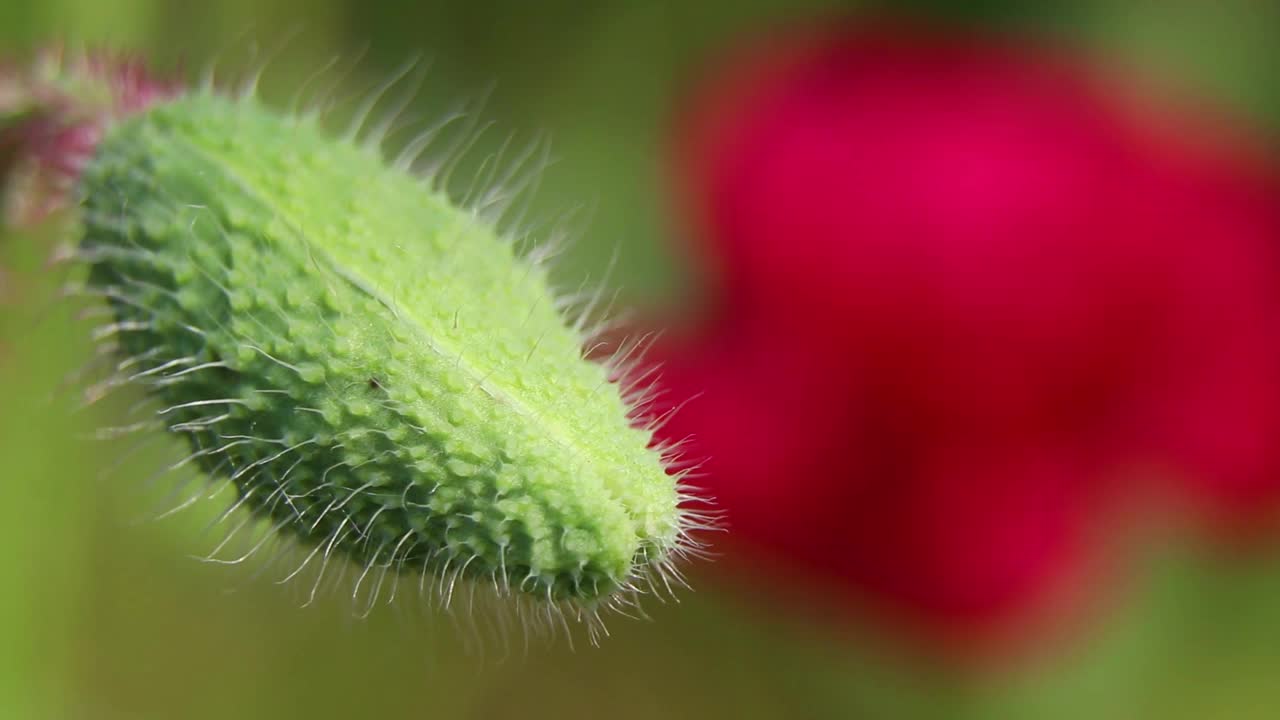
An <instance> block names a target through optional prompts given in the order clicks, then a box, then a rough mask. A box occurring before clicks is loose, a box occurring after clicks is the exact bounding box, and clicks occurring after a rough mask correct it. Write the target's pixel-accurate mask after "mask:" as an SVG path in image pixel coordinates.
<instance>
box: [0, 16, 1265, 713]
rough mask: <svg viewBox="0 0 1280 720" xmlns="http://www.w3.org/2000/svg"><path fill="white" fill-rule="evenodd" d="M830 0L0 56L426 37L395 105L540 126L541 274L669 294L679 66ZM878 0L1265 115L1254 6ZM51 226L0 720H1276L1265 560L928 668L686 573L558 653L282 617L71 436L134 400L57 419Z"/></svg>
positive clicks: (180, 38) (31, 264)
mask: <svg viewBox="0 0 1280 720" xmlns="http://www.w3.org/2000/svg"><path fill="white" fill-rule="evenodd" d="M831 5H832V4H831V3H819V2H796V1H795V0H774V1H772V2H766V1H764V0H738V1H735V2H728V1H726V0H713V1H710V2H695V3H674V2H673V3H644V2H614V3H594V4H593V3H575V2H566V1H565V0H549V1H547V2H541V3H531V2H521V1H519V0H470V1H466V2H419V3H411V2H386V3H376V2H372V1H371V0H361V1H356V0H307V1H305V2H304V1H303V0H230V1H228V2H221V3H209V4H189V5H188V4H181V3H172V2H162V1H161V0H40V1H39V2H35V1H33V2H21V1H18V2H15V1H14V0H6V1H5V2H4V4H2V5H0V52H3V53H4V54H10V55H21V54H23V53H24V52H27V51H29V50H30V49H31V48H33V47H36V46H39V45H40V44H43V43H46V42H48V41H50V40H65V41H68V42H71V43H73V44H74V43H89V44H95V45H96V44H102V45H107V46H110V47H119V48H127V49H133V50H137V51H140V52H141V53H142V54H143V55H144V56H146V57H148V58H151V59H153V60H155V62H156V64H157V65H159V66H160V67H174V66H176V65H177V64H178V63H180V62H181V63H185V65H186V67H187V68H188V69H189V71H190V72H192V73H194V72H196V71H198V70H199V69H200V68H202V67H203V66H205V65H207V64H208V63H210V62H215V61H216V62H217V64H218V67H219V68H221V69H222V72H225V73H227V74H228V75H233V74H234V73H235V72H236V71H237V70H243V69H245V68H251V67H253V66H254V65H255V64H257V63H260V62H261V60H262V58H263V57H264V56H266V55H268V54H269V55H270V56H271V58H272V59H271V60H270V63H269V64H268V66H267V72H266V75H265V78H264V81H263V93H264V94H265V95H266V96H268V97H269V98H271V99H274V100H276V101H278V102H281V103H287V102H288V99H289V97H290V95H291V94H292V91H293V90H294V89H296V87H297V86H298V85H299V84H300V83H301V82H302V81H304V80H305V79H306V78H307V77H308V76H310V75H311V74H312V73H313V71H314V70H315V69H317V68H319V67H321V66H323V65H324V64H325V63H327V62H329V61H330V59H331V58H333V57H335V56H337V57H340V58H344V59H347V60H354V59H356V58H358V57H362V58H363V59H362V60H361V61H360V63H359V64H358V66H357V69H356V70H355V71H353V72H352V73H351V74H350V75H348V76H347V77H346V79H345V81H344V86H343V87H344V88H345V89H347V90H350V91H353V92H354V91H356V90H359V89H361V88H366V87H369V86H371V85H372V84H374V83H375V82H377V81H378V80H381V79H383V78H385V77H387V76H388V75H389V74H390V73H391V72H393V71H394V69H395V68H396V67H398V66H399V65H400V64H402V63H403V62H404V61H405V60H406V59H407V58H410V57H413V56H415V55H423V56H425V57H426V58H428V59H429V60H430V61H431V70H430V73H429V74H428V76H427V82H426V84H425V87H424V89H423V91H422V93H421V94H420V96H419V97H418V99H417V101H416V103H415V105H414V107H413V110H414V111H416V112H421V113H423V115H424V117H428V118H429V117H431V115H432V113H436V114H440V113H442V112H444V109H445V108H451V107H453V106H454V105H455V104H456V103H457V102H458V101H460V100H467V99H477V98H480V97H484V98H485V102H484V105H483V109H482V110H481V111H480V117H482V118H483V119H484V120H492V121H493V122H494V125H495V128H496V129H495V130H491V131H489V132H487V133H485V134H484V135H483V136H482V137H481V139H480V141H479V142H478V147H477V149H476V151H475V152H474V153H473V154H472V156H471V157H473V158H482V157H483V156H484V155H485V154H486V153H487V152H490V151H492V150H494V149H496V148H497V147H498V146H499V145H501V143H502V142H503V141H504V140H506V139H507V137H508V136H509V135H511V136H514V137H515V139H516V140H517V141H518V142H519V141H523V140H529V139H533V138H534V137H536V136H538V135H539V134H542V135H545V136H547V137H550V138H551V141H552V147H553V151H554V152H553V154H554V156H555V157H556V159H557V160H556V162H555V163H554V164H553V165H552V166H551V167H549V168H548V169H546V170H545V172H544V173H543V177H542V183H541V190H540V191H539V193H538V195H537V198H536V204H535V210H536V211H537V212H538V213H541V214H542V215H545V216H547V217H551V216H555V215H556V214H558V213H562V212H564V211H573V210H577V211H579V212H578V215H577V216H576V217H577V219H576V220H575V221H574V226H575V227H577V228H579V229H580V232H579V233H578V234H579V235H580V239H579V241H578V242H577V243H576V244H575V245H574V246H573V247H572V248H570V250H569V252H568V253H567V254H566V256H565V259H564V260H563V261H562V262H561V264H560V265H559V267H558V270H557V272H558V273H559V276H560V278H561V279H562V280H563V281H564V282H565V283H566V284H570V285H572V286H576V285H577V284H578V282H579V280H580V279H581V278H582V277H584V276H587V275H590V276H592V277H594V278H599V277H600V276H601V274H602V273H603V271H604V269H605V267H606V265H607V264H608V261H609V258H610V256H611V255H612V254H613V253H615V252H617V253H618V256H619V261H618V263H617V268H618V269H617V270H616V271H615V273H614V275H613V277H612V281H611V282H612V283H613V284H615V285H618V286H620V287H621V288H622V291H623V297H624V298H625V300H626V302H629V303H639V304H645V303H669V302H672V301H673V298H678V297H679V296H680V294H681V293H683V292H685V291H686V290H687V289H686V288H685V284H686V282H687V280H686V276H685V275H683V274H682V273H681V270H680V265H679V262H680V259H679V258H678V257H675V256H674V254H673V253H672V252H671V248H672V247H673V246H674V244H673V243H670V242H669V241H668V239H669V237H670V236H672V235H673V234H675V233H678V232H679V229H678V227H677V226H676V224H675V223H674V222H673V221H672V220H671V218H670V215H669V213H668V211H667V210H668V209H667V207H666V205H667V198H665V197H664V194H663V193H664V182H663V173H664V172H665V169H664V167H663V163H662V158H663V153H664V123H665V121H666V118H667V117H668V115H669V113H670V112H671V110H672V108H673V107H674V105H675V103H676V102H677V101H678V98H679V91H680V89H681V87H682V86H683V84H684V83H685V82H687V81H688V80H689V79H690V75H691V73H692V72H693V71H694V69H695V68H696V67H697V66H698V61H699V59H700V58H702V57H704V56H705V55H706V54H708V53H709V52H712V51H713V50H714V49H715V48H716V47H719V46H721V45H723V44H724V43H726V42H728V41H730V40H731V39H733V38H734V37H736V36H738V35H739V34H740V33H742V32H744V31H747V30H749V29H752V28H760V27H762V26H768V25H769V24H771V23H773V22H776V21H777V20H780V19H788V18H801V17H805V16H806V15H808V14H810V13H812V12H815V11H817V10H820V9H823V8H829V7H830V6H831ZM896 5H897V6H899V7H902V6H911V7H913V8H914V9H915V10H917V11H919V12H927V13H933V14H936V15H938V16H939V17H943V18H945V19H946V20H947V21H949V22H957V23H978V24H992V25H997V26H1002V27H1009V28H1011V29H1013V30H1015V31H1017V32H1026V33H1033V34H1043V35H1050V36H1056V37H1060V38H1065V39H1067V40H1069V41H1070V42H1073V43H1077V44H1079V45H1081V46H1083V47H1085V48H1087V49H1088V51H1090V52H1096V53H1098V54H1100V55H1104V56H1107V57H1113V58H1116V59H1118V60H1120V61H1122V62H1124V63H1126V64H1128V65H1129V66H1131V67H1133V68H1134V70H1135V71H1136V72H1140V73H1146V74H1148V75H1149V76H1151V77H1153V78H1158V79H1161V80H1162V81H1167V82H1171V83H1175V84H1179V85H1181V86H1184V87H1186V88H1187V89H1188V90H1189V91H1191V92H1196V93H1201V94H1202V95H1203V96H1204V97H1205V98H1208V99H1211V100H1212V101H1213V102H1217V103H1220V104H1222V105H1224V106H1227V107H1229V108H1232V109H1234V110H1235V111H1237V112H1239V113H1242V114H1244V115H1245V116H1247V117H1249V118H1251V119H1252V120H1253V121H1254V122H1256V123H1258V124H1259V125H1261V126H1263V127H1264V128H1267V131H1268V132H1270V133H1271V136H1272V138H1273V139H1274V138H1275V137H1276V136H1277V135H1278V134H1280V81H1278V80H1277V78H1280V10H1278V9H1276V8H1277V7H1280V5H1277V4H1275V3H1263V2H1251V1H1250V0H1229V1H1220V2H1217V3H1196V2H1170V3H1134V2H1128V1H1126V0H1115V1H1112V2H1106V1H1100V0H1095V1H1093V2H1078V3H1070V4H1066V3H1064V4H1062V5H1060V6H1058V5H1052V4H1046V3H1020V2H977V3H968V4H963V5H961V4H957V3H948V2H943V1H941V0H938V1H936V2H917V3H897V4H896ZM295 31H296V33H295ZM286 37H289V38H291V39H289V40H288V42H287V43H283V44H281V42H280V41H281V40H282V39H284V38H286ZM255 48H256V50H255ZM348 64H349V63H348ZM458 174H459V175H460V176H464V177H465V175H466V172H465V166H464V168H463V170H462V171H460V172H459V173H458ZM54 235H56V229H53V228H47V229H43V230H39V231H35V232H27V233H24V234H11V236H9V237H5V238H0V253H2V254H3V263H4V265H6V266H8V267H10V268H13V269H14V270H15V274H16V279H15V280H16V282H15V283H14V285H15V287H12V288H10V295H11V297H10V298H9V299H10V300H14V302H11V303H9V304H7V305H6V306H4V307H3V309H2V310H0V453H3V458H4V462H3V464H0V718H15V719H26V718H33V719H39V720H42V719H44V718H93V719H99V718H100V719H103V720H110V719H116V718H119V719H122V720H123V719H130V720H132V719H135V718H136V719H141V718H223V719H225V718H245V719H249V718H276V719H278V718H316V719H319V718H331V717H332V718H339V717H342V718H365V717H369V718H419V717H422V718H428V717H430V718H455V717H457V718H491V717H492V718H503V717H522V718H542V717H547V718H551V717H555V718H596V717H603V718H616V719H617V720H623V719H625V718H645V719H647V720H652V719H654V718H663V719H668V718H670V719H675V718H686V717H688V718H718V717H732V718H782V717H787V718H793V717H794V718H844V717H869V718H915V717H920V718H1010V717H1013V718H1021V717H1026V718H1084V717H1089V718H1207V717H1213V718H1274V717H1280V551H1277V552H1270V553H1266V552H1263V553H1258V554H1257V555H1255V556H1252V557H1249V558H1232V559H1224V558H1221V557H1217V558H1215V557H1210V556H1209V554H1208V553H1203V552H1200V551H1197V550H1195V549H1193V548H1171V547H1153V548H1151V549H1150V551H1149V552H1148V553H1147V556H1149V560H1148V561H1147V562H1144V563H1143V564H1142V565H1141V572H1139V573H1137V574H1136V575H1135V576H1134V577H1131V578H1127V579H1126V580H1127V582H1126V583H1125V586H1124V587H1119V588H1116V592H1115V593H1114V598H1113V599H1112V600H1111V605H1112V606H1111V607H1109V608H1107V609H1106V612H1105V613H1104V614H1102V615H1101V617H1100V618H1099V619H1098V620H1097V621H1096V622H1094V623H1085V624H1082V625H1081V626H1080V627H1079V628H1072V629H1071V630H1070V631H1068V632H1065V633H1063V634H1064V636H1065V637H1061V638H1058V639H1056V640H1054V641H1053V642H1052V643H1051V644H1050V645H1049V646H1047V647H1045V648H1043V649H1037V650H1033V651H1030V652H1029V653H1028V654H1026V655H1022V656H1020V657H1019V658H1018V661H1017V662H1014V663H1008V662H1005V663H996V664H990V665H988V664H982V665H973V666H966V665H964V664H956V663H950V664H949V663H942V662H939V661H938V660H936V659H933V658H931V657H930V656H929V655H928V654H927V653H924V652H921V651H919V650H913V649H912V648H911V647H910V646H909V644H907V643H904V642H900V641H898V640H897V639H896V638H894V637H893V636H892V634H891V633H888V632H885V631H883V630H880V629H877V628H876V627H875V623H874V620H873V619H872V620H868V621H866V622H864V623H862V624H860V625H859V624H857V623H854V624H853V626H852V627H841V628H839V629H838V630H837V629H834V628H831V627H828V626H826V625H824V624H822V623H821V622H819V621H818V620H816V619H814V617H815V614H814V613H811V612H809V611H807V610H806V609H805V608H803V607H798V606H791V605H785V604H770V603H767V602H765V601H762V600H759V599H758V598H756V597H755V596H756V595H758V594H759V593H757V592H755V590H754V588H753V586H752V585H751V584H750V583H747V582H744V583H742V584H740V585H739V584H734V583H729V582H723V581H722V579H720V578H715V577H709V576H706V575H705V574H696V575H695V578H696V581H697V582H696V585H697V592H695V593H686V594H685V596H684V598H683V599H682V602H681V603H679V604H672V605H661V606H654V607H651V608H648V609H649V610H650V612H651V614H652V616H653V619H652V621H651V622H641V621H630V620H626V619H622V618H619V619H615V621H614V622H612V623H611V630H612V631H613V633H614V634H613V637H611V638H610V639H608V640H607V642H605V643H604V645H603V647H601V648H599V649H594V648H586V647H582V645H583V643H579V647H578V649H577V650H576V651H571V650H570V649H569V648H568V647H567V645H566V644H565V643H564V642H556V643H554V644H547V643H540V642H534V643H533V644H532V645H531V646H530V647H529V648H528V649H525V648H524V647H523V645H522V642H521V640H520V636H519V634H518V633H517V634H516V635H515V636H514V640H513V642H512V647H511V649H510V651H509V652H508V651H505V650H504V648H503V647H502V645H501V644H500V643H495V642H493V641H488V642H485V643H484V646H485V647H484V652H483V653H480V652H477V651H476V650H474V649H470V648H468V647H467V644H468V643H467V637H468V634H467V632H466V631H465V629H463V630H459V629H458V628H457V627H455V623H454V621H451V620H450V619H449V618H448V617H445V616H434V615H432V614H431V613H429V612H425V611H417V610H413V609H411V608H401V609H400V610H399V611H396V610H392V609H386V608H380V609H379V610H377V611H375V612H374V613H373V614H372V616H371V617H370V618H368V619H367V620H357V619H354V618H353V617H352V614H351V608H350V601H349V599H347V598H346V597H343V596H340V595H338V594H332V593H331V594H329V595H327V596H325V597H323V598H322V599H321V600H320V601H319V602H317V603H316V604H315V605H314V606H312V607H308V608H305V609H301V608H299V605H300V597H299V593H298V592H297V589H296V588H281V587H279V586H277V585H275V584H273V583H272V582H271V581H270V580H271V578H270V577H261V578H254V577H252V576H253V570H254V568H252V567H245V568H227V567H221V566H214V565H209V564H205V563H200V562H197V561H196V560H193V559H192V556H195V555H200V554H203V553H205V552H207V551H208V550H209V549H210V548H211V547H212V545H213V544H214V543H215V542H216V538H214V537H213V536H211V535H210V534H208V533H204V532H202V530H203V528H204V527H205V525H206V524H207V522H208V520H209V519H210V518H211V517H213V516H214V515H215V514H216V513H217V511H218V510H219V509H220V508H219V503H220V502H225V501H224V500H223V499H214V500H213V501H211V502H209V503H203V504H202V505H201V507H200V508H198V509H195V510H193V511H191V512H186V513H180V514H178V515H175V516H173V517H171V518H167V519H164V520H159V521H157V520H154V519H153V518H154V517H155V516H156V515H157V514H158V513H159V511H158V510H157V508H160V507H162V506H161V505H158V504H157V502H159V501H160V500H161V499H163V495H164V491H165V490H166V489H167V487H168V486H165V487H153V488H150V489H148V485H147V483H146V482H145V479H146V478H147V477H150V476H151V475H153V474H154V471H155V470H156V469H157V468H158V467H160V466H161V465H162V463H163V462H165V458H172V457H173V450H174V449H173V448H170V447H165V446H163V444H162V443H153V444H152V445H149V446H147V447H145V448H143V449H142V450H141V451H139V452H136V453H127V452H126V451H127V450H128V449H129V445H130V443H128V442H123V443H122V442H115V443H111V442H108V443H103V442H100V441H94V440H90V439H86V438H85V436H86V434H87V433H88V432H89V431H90V429H91V428H93V427H95V426H99V425H105V424H112V422H113V418H115V419H116V421H118V417H119V416H120V414H121V412H122V409H123V408H124V407H126V406H127V405H128V404H129V403H130V402H132V400H133V398H128V397H125V398H121V399H118V400H116V401H114V403H108V404H105V405H103V406H101V407H98V406H95V407H93V408H91V409H89V410H88V411H85V412H79V413H73V412H72V411H71V409H70V407H71V405H72V402H71V401H72V398H70V397H67V396H65V395H64V396H62V399H61V400H54V401H50V399H49V398H50V396H52V395H55V394H56V393H55V391H56V389H57V386H58V384H59V382H60V381H61V379H62V378H63V377H65V376H66V375H67V374H68V373H69V372H71V371H72V370H73V369H75V368H76V367H78V366H80V365H81V364H82V363H83V362H84V361H85V359H86V357H87V356H88V354H89V350H88V343H87V341H86V339H85V338H84V327H83V326H82V325H77V324H76V323H74V322H73V321H72V319H71V317H70V314H71V313H70V311H69V310H68V309H67V308H66V307H65V306H63V305H61V304H59V303H57V302H54V300H53V298H54V292H53V290H54V288H55V286H56V283H57V279H56V277H54V276H51V275H49V274H48V273H46V272H44V271H43V270H42V263H43V261H44V258H45V257H46V255H47V252H48V247H49V245H50V243H51V242H52V241H53V239H54V237H53V236H54ZM109 466H116V469H115V470H114V471H113V472H111V473H110V474H109V476H108V477H105V478H102V479H99V478H100V476H102V475H103V474H104V469H107V468H108V467H109ZM167 482H169V480H168V479H165V480H162V481H161V482H160V484H161V485H164V484H165V483H167ZM459 624H461V623H459Z"/></svg>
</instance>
